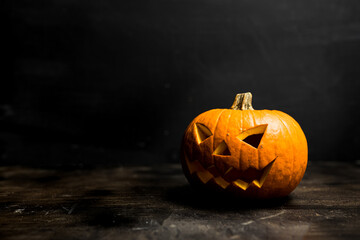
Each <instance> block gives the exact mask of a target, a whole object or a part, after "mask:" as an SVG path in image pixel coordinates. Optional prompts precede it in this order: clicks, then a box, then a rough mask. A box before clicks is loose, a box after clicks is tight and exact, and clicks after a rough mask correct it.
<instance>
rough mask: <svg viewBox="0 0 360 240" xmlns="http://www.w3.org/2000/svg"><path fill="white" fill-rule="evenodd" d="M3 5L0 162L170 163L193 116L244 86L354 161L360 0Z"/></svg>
mask: <svg viewBox="0 0 360 240" xmlns="http://www.w3.org/2000/svg"><path fill="white" fill-rule="evenodd" d="M6 7H8V8H6V9H9V13H10V14H9V16H10V22H11V34H10V35H9V36H11V37H10V38H7V39H8V40H9V44H8V45H7V46H9V47H7V46H6V48H7V49H8V50H9V49H10V50H11V55H10V56H9V59H10V60H11V61H10V62H11V63H10V64H11V66H9V67H8V69H10V70H11V75H12V78H11V81H7V79H5V78H3V82H6V84H5V87H2V88H1V120H0V121H1V154H2V155H1V156H2V162H3V163H4V164H30V165H48V166H59V165H60V166H63V165H69V164H70V165H73V164H76V165H81V166H84V165H91V164H107V163H111V164H114V163H115V164H129V163H130V164H131V163H134V164H137V163H161V162H176V161H178V160H179V155H178V151H179V146H180V141H181V137H182V134H183V131H184V130H185V128H186V126H187V124H188V123H189V122H190V121H191V120H192V119H193V118H194V117H195V116H196V115H197V114H200V113H201V112H203V111H206V110H209V109H212V108H224V107H229V106H230V105H231V103H232V101H233V97H234V96H235V94H236V93H238V92H245V91H251V92H252V93H253V96H254V100H253V105H254V107H255V109H277V110H281V111H284V112H286V113H288V114H290V115H291V116H293V117H294V118H295V119H296V120H297V121H298V122H299V123H300V125H301V126H302V128H303V130H304V132H305V134H306V136H307V139H308V144H309V159H310V161H318V160H326V161H330V160H340V161H354V160H356V159H360V154H359V152H358V151H356V148H358V146H359V145H360V137H359V134H360V127H359V126H360V125H359V123H358V120H357V117H358V116H359V113H358V111H359V110H360V96H359V90H360V2H359V1H357V0H352V1H351V0H348V1H336V0H322V1H318V0H317V1H314V0H299V1H287V0H283V1H265V0H264V1H245V0H239V1H219V0H206V1H205V0H203V1H199V0H195V1H194V0H182V1H175V0H161V1H144V0H141V1H127V0H126V1H109V0H103V1H94V0H87V1H68V0H54V1H20V0H19V1H12V2H11V3H9V4H8V5H7V6H6ZM10 46H12V47H10ZM5 66H6V65H5Z"/></svg>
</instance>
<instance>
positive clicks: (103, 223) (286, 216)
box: [0, 163, 360, 239]
mask: <svg viewBox="0 0 360 240" xmlns="http://www.w3.org/2000/svg"><path fill="white" fill-rule="evenodd" d="M359 175H360V169H359V167H358V166H356V165H351V164H344V163H317V164H310V165H309V167H308V171H307V173H306V175H305V178H304V179H303V181H302V182H301V184H300V185H299V187H298V188H297V189H296V190H295V191H294V192H293V193H292V194H291V195H290V196H289V197H287V198H285V199H280V200H276V201H267V202H254V201H252V202H249V201H241V200H238V199H223V198H221V196H213V195H210V196H209V195H206V194H203V193H198V192H196V191H195V190H194V189H192V188H191V187H189V185H188V184H187V182H186V180H185V178H184V176H183V174H182V172H181V169H180V166H179V165H162V166H157V167H155V166H154V167H151V166H150V167H149V166H142V167H117V168H111V169H110V168H106V169H99V168H98V169H90V170H89V169H88V170H67V171H64V170H54V169H32V168H24V167H13V166H10V167H0V189H1V192H0V206H1V208H0V234H1V235H0V237H1V239H84V238H86V239H189V238H191V239H263V238H266V239H289V238H293V239H303V238H306V239H319V238H320V239H356V238H357V239H358V238H359V237H360V233H359V232H358V229H359V228H360V220H359V206H360V201H359V199H360V191H359V190H360V179H359Z"/></svg>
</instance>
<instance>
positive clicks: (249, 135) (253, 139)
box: [237, 124, 267, 148]
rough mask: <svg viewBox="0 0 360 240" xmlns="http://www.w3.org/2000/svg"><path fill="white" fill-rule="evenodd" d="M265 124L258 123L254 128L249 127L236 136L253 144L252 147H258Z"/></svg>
mask: <svg viewBox="0 0 360 240" xmlns="http://www.w3.org/2000/svg"><path fill="white" fill-rule="evenodd" d="M266 127H267V124H265V125H259V126H256V127H254V128H250V129H248V130H246V131H244V132H242V133H241V134H240V135H239V136H237V137H238V138H239V139H240V140H242V141H244V142H246V143H247V144H249V145H251V146H253V147H254V148H258V147H259V144H260V142H261V139H262V137H263V135H264V133H265V130H266Z"/></svg>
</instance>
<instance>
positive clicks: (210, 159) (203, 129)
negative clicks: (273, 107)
mask: <svg viewBox="0 0 360 240" xmlns="http://www.w3.org/2000/svg"><path fill="white" fill-rule="evenodd" d="M250 96H251V95H250ZM238 104H239V103H238ZM241 104H243V102H242V103H241ZM247 104H249V103H247ZM249 106H250V107H251V103H250V105H249ZM251 109H252V107H251V108H250V109H246V110H234V109H214V110H210V111H207V112H205V113H202V114H200V115H199V116H198V117H196V118H195V119H194V120H193V121H192V123H191V124H190V125H189V126H188V128H187V130H186V132H185V135H184V139H183V144H182V156H183V157H182V165H183V169H184V172H185V175H186V176H187V178H188V180H189V182H190V183H194V184H197V185H204V186H207V187H209V188H210V189H212V188H218V189H223V190H226V191H232V192H234V193H236V194H238V195H241V196H244V197H251V198H271V197H282V196H286V195H288V194H289V193H290V192H291V191H293V190H294V189H295V187H296V186H297V185H298V184H299V183H300V181H301V179H302V177H303V175H304V173H305V169H306V164H307V142H306V138H305V135H304V133H303V132H302V130H301V128H300V126H299V124H298V123H297V122H296V121H295V120H294V119H293V118H291V117H290V116H289V115H287V114H285V113H283V112H280V111H270V110H251Z"/></svg>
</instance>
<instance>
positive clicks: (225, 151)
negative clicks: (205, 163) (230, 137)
mask: <svg viewBox="0 0 360 240" xmlns="http://www.w3.org/2000/svg"><path fill="white" fill-rule="evenodd" d="M213 154H214V155H231V153H230V151H229V148H228V146H227V145H226V143H225V141H222V142H221V143H220V144H219V145H218V146H217V147H216V149H215V151H214V152H213Z"/></svg>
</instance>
